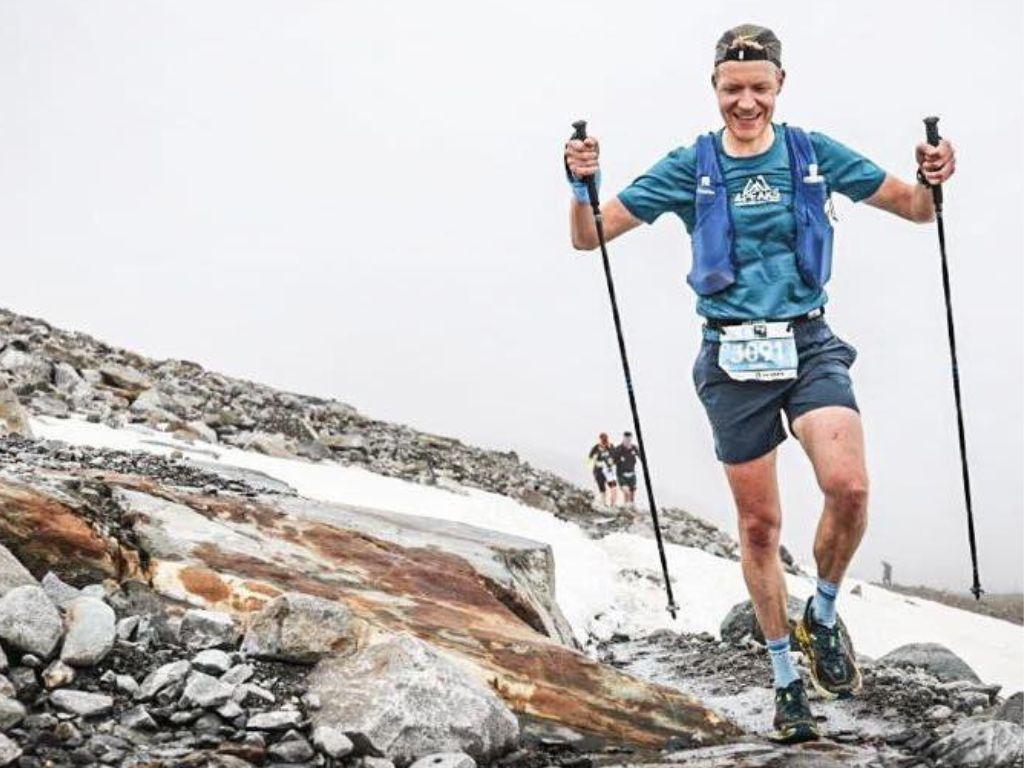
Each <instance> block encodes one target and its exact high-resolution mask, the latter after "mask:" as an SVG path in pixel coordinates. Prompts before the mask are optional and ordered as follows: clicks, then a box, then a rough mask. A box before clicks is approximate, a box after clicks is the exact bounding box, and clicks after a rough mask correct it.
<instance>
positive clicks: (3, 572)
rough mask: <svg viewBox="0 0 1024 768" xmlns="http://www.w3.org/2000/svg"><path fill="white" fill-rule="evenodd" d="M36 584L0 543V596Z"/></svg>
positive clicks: (26, 569) (30, 575)
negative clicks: (16, 588) (17, 588)
mask: <svg viewBox="0 0 1024 768" xmlns="http://www.w3.org/2000/svg"><path fill="white" fill-rule="evenodd" d="M0 434H2V432H0ZM36 584H37V582H36V580H35V578H33V576H32V574H31V573H29V572H28V568H26V567H25V566H23V565H22V564H21V562H20V561H19V560H18V558H16V557H15V556H14V555H12V554H11V551H10V550H9V549H7V547H5V546H4V545H3V544H0V597H3V596H4V595H6V594H7V593H8V592H10V591H11V590H12V589H14V588H15V587H31V586H36Z"/></svg>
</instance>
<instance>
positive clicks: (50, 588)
mask: <svg viewBox="0 0 1024 768" xmlns="http://www.w3.org/2000/svg"><path fill="white" fill-rule="evenodd" d="M39 584H40V586H41V587H42V588H43V590H44V591H45V592H46V594H47V595H49V596H50V600H52V601H53V604H54V605H56V606H57V607H58V608H60V609H61V610H62V611H64V610H67V609H68V607H69V606H70V605H71V603H72V602H73V601H74V600H77V599H78V598H80V597H81V596H82V593H81V592H80V591H79V590H78V589H77V588H76V587H72V586H71V585H70V584H65V583H64V582H63V581H61V578H60V576H58V575H57V574H55V573H54V572H53V571H47V572H46V575H45V576H43V580H42V581H41V582H39Z"/></svg>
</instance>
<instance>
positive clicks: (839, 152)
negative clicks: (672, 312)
mask: <svg viewBox="0 0 1024 768" xmlns="http://www.w3.org/2000/svg"><path fill="white" fill-rule="evenodd" d="M773 128H774V129H775V141H774V142H773V143H772V146H771V147H770V148H769V149H768V150H766V151H765V152H762V153H761V154H759V155H753V156H751V157H729V156H728V155H726V154H725V151H724V150H723V148H722V132H721V131H718V133H716V134H715V142H716V145H717V147H718V152H719V162H720V163H721V166H722V174H723V175H724V176H725V184H726V188H727V189H728V191H729V210H730V214H731V215H732V221H733V228H734V230H735V237H734V241H733V251H734V253H735V256H736V267H737V268H736V282H735V283H733V284H732V285H730V286H729V287H728V288H726V289H724V290H722V291H719V292H718V293H715V294H713V295H711V296H700V297H698V300H697V313H698V314H699V315H703V316H704V317H710V318H717V319H723V320H758V319H762V318H784V317H795V316H797V315H802V314H805V313H807V312H810V311H811V310H812V309H814V308H815V307H820V306H822V305H823V304H824V303H825V302H826V301H827V300H828V297H827V295H826V294H825V291H824V290H821V289H814V288H811V287H809V286H808V285H807V284H806V283H804V281H803V280H802V279H801V278H800V273H799V272H798V271H797V267H796V251H795V241H796V221H795V219H794V218H793V210H792V192H793V189H792V188H793V183H792V178H791V176H790V172H789V153H788V151H787V150H786V138H785V133H784V131H785V126H783V125H778V124H774V123H773ZM808 135H809V137H810V139H811V144H812V145H813V146H814V152H815V154H816V155H817V157H818V166H819V167H818V172H819V173H820V174H821V175H822V176H824V177H825V182H826V184H827V185H828V189H829V191H831V192H839V193H840V194H842V195H845V196H846V197H848V198H850V199H851V200H853V201H854V202H859V201H860V200H863V199H864V198H867V197H870V196H871V195H873V194H874V193H875V191H876V190H877V189H878V188H879V187H880V186H881V185H882V181H883V180H884V179H885V171H883V170H882V169H881V168H879V167H878V166H877V165H875V164H874V163H873V162H871V161H870V160H868V159H867V158H865V157H863V156H861V155H859V154H857V153H856V152H854V151H853V150H851V149H849V148H848V147H845V146H843V145H842V144H840V143H839V142H838V141H834V140H833V139H830V138H829V137H828V136H825V135H824V134H821V133H813V132H811V133H809V134H808ZM696 172H697V149H696V144H694V145H693V146H689V147H679V148H678V149H674V150H672V151H671V152H669V153H668V155H666V156H665V157H664V158H663V159H662V160H660V161H659V162H658V163H656V164H655V165H654V167H653V168H651V169H650V170H649V171H647V173H645V174H644V175H643V176H640V177H639V178H637V179H636V180H635V181H634V182H633V183H632V184H630V185H629V186H628V187H626V188H625V189H624V190H622V192H620V193H619V200H620V201H621V202H622V204H623V205H624V206H626V208H627V209H628V210H629V212H630V213H632V214H633V215H634V216H636V217H637V218H638V219H640V220H642V221H645V222H647V223H648V224H650V223H652V222H653V221H654V220H655V219H656V218H658V216H660V215H661V214H663V213H665V212H666V211H671V212H672V213H674V214H676V215H677V216H678V217H679V218H681V219H682V220H683V224H685V226H686V231H687V232H692V231H693V226H694V221H695V217H696V209H695V205H694V195H695V192H694V189H695V187H696V184H697V182H696V179H695V176H696Z"/></svg>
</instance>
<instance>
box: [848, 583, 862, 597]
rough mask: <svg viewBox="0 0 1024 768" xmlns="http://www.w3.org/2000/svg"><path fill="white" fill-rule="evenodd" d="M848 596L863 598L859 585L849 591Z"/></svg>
mask: <svg viewBox="0 0 1024 768" xmlns="http://www.w3.org/2000/svg"><path fill="white" fill-rule="evenodd" d="M850 594H851V595H856V596H857V597H863V596H864V593H863V591H862V590H861V588H860V584H857V585H855V586H854V588H853V589H851V590H850Z"/></svg>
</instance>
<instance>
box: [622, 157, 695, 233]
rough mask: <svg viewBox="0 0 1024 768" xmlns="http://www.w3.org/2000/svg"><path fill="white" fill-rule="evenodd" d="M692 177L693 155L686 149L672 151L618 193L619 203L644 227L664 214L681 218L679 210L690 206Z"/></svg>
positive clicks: (692, 189)
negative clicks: (666, 212) (671, 212)
mask: <svg viewBox="0 0 1024 768" xmlns="http://www.w3.org/2000/svg"><path fill="white" fill-rule="evenodd" d="M695 174H696V153H695V151H694V150H693V149H692V148H689V147H680V148H679V149H674V150H672V151H671V152H669V153H668V154H667V155H666V156H665V157H663V158H662V159H661V160H659V161H658V162H657V163H655V164H654V165H653V166H652V167H651V168H650V170H648V171H647V172H646V173H645V174H644V175H642V176H639V177H637V178H636V179H634V180H633V183H632V184H630V185H629V186H628V187H626V188H625V189H624V190H622V191H621V192H619V195H618V197H619V202H621V203H622V204H623V205H624V206H626V209H627V210H628V211H629V212H630V213H631V214H633V215H634V216H636V217H637V218H638V219H640V220H641V221H643V222H645V223H647V224H651V223H653V222H654V220H655V219H657V218H658V217H659V216H660V215H661V214H663V213H665V211H673V212H675V213H676V214H678V215H679V216H682V212H683V210H684V209H685V208H686V207H687V206H692V205H693V196H694V187H695V186H696V180H695V178H694V176H695Z"/></svg>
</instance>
